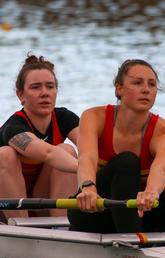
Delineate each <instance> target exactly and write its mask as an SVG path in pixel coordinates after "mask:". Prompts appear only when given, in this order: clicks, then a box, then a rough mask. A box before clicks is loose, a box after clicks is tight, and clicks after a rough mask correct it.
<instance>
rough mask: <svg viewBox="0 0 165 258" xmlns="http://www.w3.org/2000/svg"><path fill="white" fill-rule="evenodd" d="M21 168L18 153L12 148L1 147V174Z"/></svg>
mask: <svg viewBox="0 0 165 258" xmlns="http://www.w3.org/2000/svg"><path fill="white" fill-rule="evenodd" d="M18 167H19V168H20V161H19V158H18V155H17V152H16V151H15V150H14V149H13V148H12V147H10V146H3V147H0V173H1V174H2V173H3V172H4V171H5V170H8V169H10V168H11V169H12V170H15V169H17V168H18Z"/></svg>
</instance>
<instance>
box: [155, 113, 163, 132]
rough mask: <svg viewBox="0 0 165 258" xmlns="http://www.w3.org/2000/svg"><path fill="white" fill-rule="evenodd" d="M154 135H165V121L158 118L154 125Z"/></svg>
mask: <svg viewBox="0 0 165 258" xmlns="http://www.w3.org/2000/svg"><path fill="white" fill-rule="evenodd" d="M155 131H156V134H157V135H160V134H165V119H164V118H162V117H159V118H158V122H157V125H156V130H155Z"/></svg>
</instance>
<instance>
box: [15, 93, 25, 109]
mask: <svg viewBox="0 0 165 258" xmlns="http://www.w3.org/2000/svg"><path fill="white" fill-rule="evenodd" d="M16 94H17V97H18V98H19V100H20V102H21V105H22V106H23V105H24V104H25V100H24V93H23V91H20V90H16Z"/></svg>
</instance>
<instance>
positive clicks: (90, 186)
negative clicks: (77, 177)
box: [79, 180, 96, 191]
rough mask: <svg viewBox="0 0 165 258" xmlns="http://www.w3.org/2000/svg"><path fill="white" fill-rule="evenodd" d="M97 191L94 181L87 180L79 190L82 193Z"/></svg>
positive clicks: (81, 184) (80, 185)
mask: <svg viewBox="0 0 165 258" xmlns="http://www.w3.org/2000/svg"><path fill="white" fill-rule="evenodd" d="M86 188H88V189H93V188H94V189H96V184H95V183H94V182H93V181H92V180H85V181H83V182H81V183H80V184H79V189H80V190H81V191H82V190H83V189H86Z"/></svg>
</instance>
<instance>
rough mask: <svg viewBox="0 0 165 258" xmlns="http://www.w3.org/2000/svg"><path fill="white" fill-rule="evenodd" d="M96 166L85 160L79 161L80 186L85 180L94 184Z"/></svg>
mask: <svg viewBox="0 0 165 258" xmlns="http://www.w3.org/2000/svg"><path fill="white" fill-rule="evenodd" d="M96 170H97V168H96V164H95V163H92V162H90V161H88V160H86V159H81V158H80V159H79V165H78V182H79V184H81V183H82V182H84V181H86V180H91V181H92V182H94V183H96Z"/></svg>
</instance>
